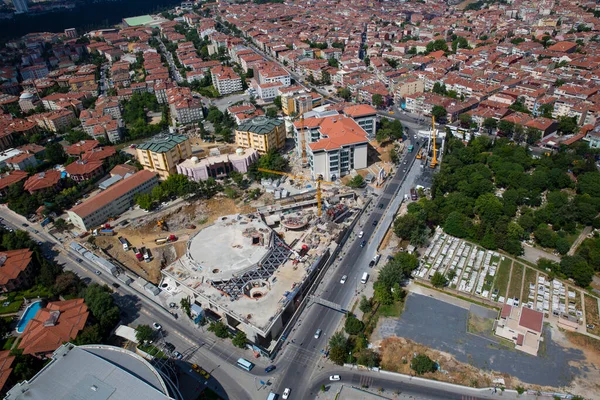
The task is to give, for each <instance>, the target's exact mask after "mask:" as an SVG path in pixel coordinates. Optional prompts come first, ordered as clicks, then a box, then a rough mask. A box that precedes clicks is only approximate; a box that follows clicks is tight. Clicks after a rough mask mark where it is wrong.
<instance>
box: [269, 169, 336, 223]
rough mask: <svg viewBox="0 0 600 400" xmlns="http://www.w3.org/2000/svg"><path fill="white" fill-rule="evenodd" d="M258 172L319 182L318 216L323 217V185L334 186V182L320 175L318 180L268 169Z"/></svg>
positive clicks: (317, 196)
mask: <svg viewBox="0 0 600 400" xmlns="http://www.w3.org/2000/svg"><path fill="white" fill-rule="evenodd" d="M258 170H259V171H260V172H266V173H268V174H275V175H283V176H287V177H288V178H291V179H294V180H299V181H309V182H317V195H316V198H317V216H319V217H320V216H321V184H324V185H332V184H333V182H329V181H326V180H323V176H322V175H319V176H318V177H317V179H312V178H306V177H304V176H297V175H294V174H289V173H287V172H281V171H273V170H271V169H266V168H258Z"/></svg>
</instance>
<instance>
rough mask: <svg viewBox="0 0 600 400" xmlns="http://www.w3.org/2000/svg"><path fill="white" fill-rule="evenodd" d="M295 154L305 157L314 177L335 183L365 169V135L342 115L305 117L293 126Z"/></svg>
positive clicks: (352, 121)
mask: <svg viewBox="0 0 600 400" xmlns="http://www.w3.org/2000/svg"><path fill="white" fill-rule="evenodd" d="M294 134H295V137H296V151H297V152H298V155H299V156H303V155H306V157H307V158H308V164H309V166H310V170H311V174H312V177H313V178H316V177H317V176H319V175H322V176H323V179H325V180H329V181H331V180H336V179H338V178H340V177H342V176H344V175H347V174H349V173H350V171H352V170H353V169H363V168H366V167H367V145H368V143H369V139H368V137H367V132H365V130H364V129H362V128H361V127H360V126H359V125H358V123H356V122H355V121H354V120H353V119H352V118H349V117H346V116H344V115H334V116H328V117H322V118H320V117H312V118H306V119H303V120H300V121H296V122H295V123H294Z"/></svg>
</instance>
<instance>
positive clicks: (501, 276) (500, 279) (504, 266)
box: [494, 257, 512, 297]
mask: <svg viewBox="0 0 600 400" xmlns="http://www.w3.org/2000/svg"><path fill="white" fill-rule="evenodd" d="M511 263H512V260H511V259H510V258H507V257H505V258H504V260H502V261H501V262H500V266H499V267H498V270H497V271H496V280H495V281H494V289H498V297H500V296H503V297H506V289H507V288H508V278H509V277H510V265H511Z"/></svg>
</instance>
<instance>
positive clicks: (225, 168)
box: [177, 149, 258, 182]
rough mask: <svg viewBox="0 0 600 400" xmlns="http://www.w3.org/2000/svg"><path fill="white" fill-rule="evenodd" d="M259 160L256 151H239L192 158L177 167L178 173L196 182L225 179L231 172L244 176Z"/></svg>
mask: <svg viewBox="0 0 600 400" xmlns="http://www.w3.org/2000/svg"><path fill="white" fill-rule="evenodd" d="M256 160H258V151H256V150H255V149H245V150H244V149H237V151H236V153H235V154H222V155H218V156H210V157H206V158H203V159H198V157H192V158H190V159H187V160H185V161H183V162H182V163H181V164H179V165H177V173H178V174H182V175H185V176H187V177H188V178H190V179H193V180H194V181H196V182H198V181H203V180H206V179H208V178H211V177H212V178H215V179H220V178H225V177H226V176H227V175H229V173H230V172H232V171H236V172H239V173H242V174H245V173H246V172H248V167H250V165H252V164H253V163H254V162H255V161H256Z"/></svg>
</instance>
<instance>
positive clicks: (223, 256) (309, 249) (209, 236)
mask: <svg viewBox="0 0 600 400" xmlns="http://www.w3.org/2000/svg"><path fill="white" fill-rule="evenodd" d="M317 189H318V190H317V196H315V193H309V194H306V193H304V194H299V195H297V196H292V197H290V198H286V199H282V201H280V202H277V203H275V204H272V205H269V206H265V207H260V208H258V210H257V211H255V212H252V213H247V214H232V215H226V216H221V217H219V218H217V219H216V220H215V221H214V222H213V223H212V224H210V225H208V226H205V227H204V228H203V229H200V230H198V231H197V232H195V233H194V234H192V235H191V236H190V237H189V240H187V246H186V250H185V254H184V255H182V256H181V257H180V258H178V259H177V260H176V261H174V262H172V263H171V264H170V265H168V266H167V267H166V268H164V269H163V270H162V275H163V277H162V281H161V283H160V285H159V286H160V288H161V290H163V291H166V292H167V293H169V294H170V295H172V296H173V297H175V298H176V297H181V296H190V298H191V299H192V303H195V304H197V305H199V306H200V307H201V308H202V309H203V312H204V316H205V317H206V318H208V319H209V320H221V321H222V322H223V323H225V324H226V325H227V326H228V327H230V328H231V329H232V330H241V331H243V332H245V333H246V336H247V337H248V340H249V341H251V342H252V343H254V344H255V345H256V346H257V348H260V349H264V351H266V352H268V351H269V350H271V349H272V348H273V347H274V346H275V344H276V341H277V340H276V339H277V338H278V336H279V334H280V333H281V332H282V330H283V328H284V326H285V325H286V323H287V322H288V321H289V320H290V318H291V317H292V315H293V314H294V311H295V310H296V308H297V307H298V306H299V305H300V303H301V301H302V299H303V298H304V297H305V296H306V294H307V291H308V289H309V287H310V285H311V283H312V282H313V281H314V279H315V277H316V276H317V274H318V272H319V271H320V269H321V268H322V267H323V265H325V263H326V262H327V260H328V258H329V256H330V254H331V253H332V252H333V250H335V247H336V246H337V245H338V243H339V241H340V239H341V237H342V236H343V235H344V233H345V232H346V231H347V230H348V229H349V227H350V224H351V223H352V221H353V220H354V217H355V216H356V215H358V212H359V211H360V208H361V207H362V206H363V204H362V201H361V200H360V199H358V198H356V197H355V195H354V193H353V192H349V193H337V190H336V191H332V192H331V193H327V195H324V194H321V192H320V189H319V186H318V187H317ZM321 196H323V198H321ZM320 210H321V211H320Z"/></svg>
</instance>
